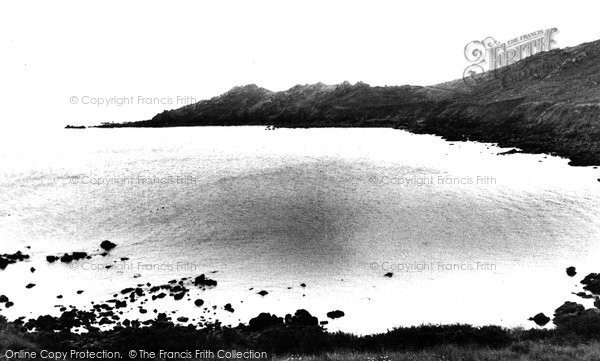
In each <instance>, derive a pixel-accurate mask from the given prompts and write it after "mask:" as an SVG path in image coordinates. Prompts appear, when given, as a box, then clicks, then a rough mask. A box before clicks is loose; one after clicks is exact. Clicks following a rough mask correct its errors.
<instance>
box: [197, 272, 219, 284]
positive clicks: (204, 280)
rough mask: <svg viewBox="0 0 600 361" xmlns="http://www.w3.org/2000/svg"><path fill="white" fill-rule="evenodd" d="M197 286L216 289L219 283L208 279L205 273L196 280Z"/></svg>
mask: <svg viewBox="0 0 600 361" xmlns="http://www.w3.org/2000/svg"><path fill="white" fill-rule="evenodd" d="M194 285H195V286H201V287H202V286H205V287H214V286H216V285H217V281H215V280H211V279H210V278H207V277H206V276H205V275H204V273H203V274H201V275H200V276H198V277H196V278H195V279H194Z"/></svg>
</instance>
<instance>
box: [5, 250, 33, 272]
mask: <svg viewBox="0 0 600 361" xmlns="http://www.w3.org/2000/svg"><path fill="white" fill-rule="evenodd" d="M28 258H29V255H27V254H23V253H21V251H17V253H13V254H8V253H7V254H0V270H3V269H5V268H6V267H7V266H8V265H9V264H14V263H17V262H21V261H24V260H26V259H28Z"/></svg>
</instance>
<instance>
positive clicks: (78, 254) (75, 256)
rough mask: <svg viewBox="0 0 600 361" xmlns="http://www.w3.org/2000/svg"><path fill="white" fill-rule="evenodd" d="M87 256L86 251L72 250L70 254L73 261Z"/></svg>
mask: <svg viewBox="0 0 600 361" xmlns="http://www.w3.org/2000/svg"><path fill="white" fill-rule="evenodd" d="M87 256H88V254H87V253H86V252H73V254H71V257H73V259H74V260H75V261H79V260H81V259H84V258H87Z"/></svg>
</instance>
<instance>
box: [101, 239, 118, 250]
mask: <svg viewBox="0 0 600 361" xmlns="http://www.w3.org/2000/svg"><path fill="white" fill-rule="evenodd" d="M116 246H117V245H116V244H114V243H112V242H111V241H109V240H105V241H102V243H100V248H102V249H103V250H105V251H110V250H111V249H113V248H115V247H116Z"/></svg>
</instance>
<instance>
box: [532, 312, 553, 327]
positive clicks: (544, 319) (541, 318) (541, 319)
mask: <svg viewBox="0 0 600 361" xmlns="http://www.w3.org/2000/svg"><path fill="white" fill-rule="evenodd" d="M529 321H533V322H535V323H536V324H537V325H538V326H546V324H547V323H548V322H550V317H548V316H546V315H544V314H543V313H541V312H540V313H538V314H537V315H535V316H533V317H529Z"/></svg>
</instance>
